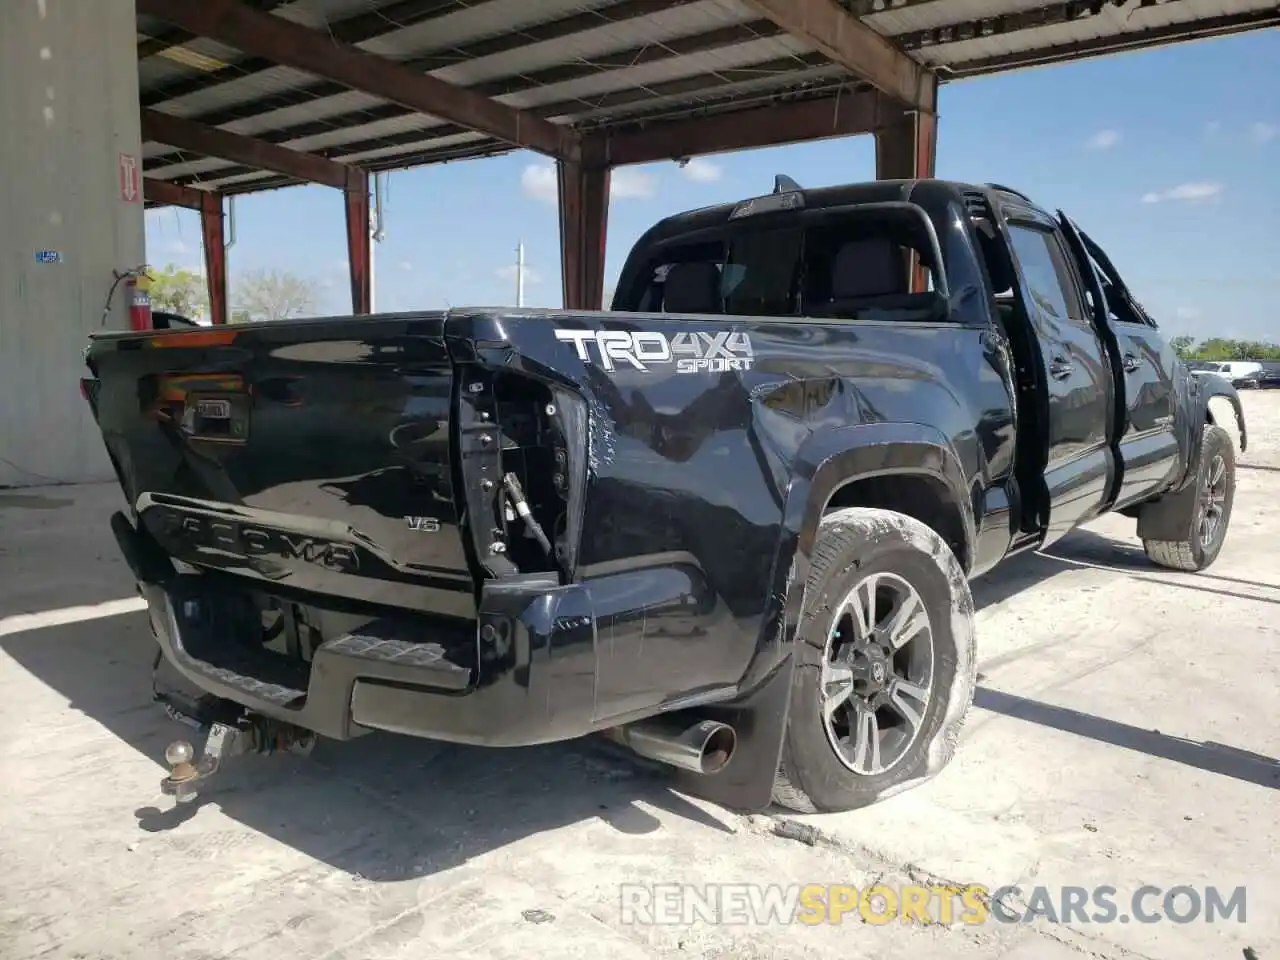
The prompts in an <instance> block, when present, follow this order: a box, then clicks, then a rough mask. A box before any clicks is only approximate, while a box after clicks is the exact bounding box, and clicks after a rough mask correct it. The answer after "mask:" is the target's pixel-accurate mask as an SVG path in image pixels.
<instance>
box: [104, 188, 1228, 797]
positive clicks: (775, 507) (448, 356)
mask: <svg viewBox="0 0 1280 960" xmlns="http://www.w3.org/2000/svg"><path fill="white" fill-rule="evenodd" d="M86 360H87V364H88V367H89V371H90V374H89V376H87V377H86V378H85V380H84V382H83V390H84V393H85V396H86V398H87V399H88V401H89V403H90V406H91V407H92V410H93V414H94V417H95V418H96V420H97V423H98V425H99V427H100V429H101V432H102V436H103V440H104V442H105V444H106V448H107V450H108V452H109V454H110V457H111V461H112V464H113V465H114V467H115V470H116V473H117V476H118V477H119V481H120V485H121V487H122V488H123V490H124V492H125V495H126V497H127V500H128V503H129V509H128V510H127V511H126V512H121V513H118V514H116V515H115V516H114V517H112V519H111V522H112V525H113V528H114V530H115V533H116V536H117V539H118V540H119V543H120V547H121V550H122V551H123V553H124V555H125V557H126V558H127V559H128V561H129V564H130V566H131V568H132V570H133V572H134V574H135V575H136V576H137V579H138V582H139V585H140V590H141V592H142V594H143V596H144V597H145V598H146V600H147V603H148V607H149V609H150V615H151V625H152V628H153V631H154V633H155V637H156V640H157V642H158V644H159V648H160V654H161V657H159V658H158V664H159V669H158V672H157V695H158V697H160V699H162V700H164V701H165V702H166V703H167V704H168V705H169V707H170V709H171V710H173V711H174V712H175V713H176V714H178V715H180V716H182V717H185V718H187V719H188V720H190V721H191V722H192V723H194V724H195V725H197V726H206V727H208V726H211V729H212V731H213V733H212V734H211V736H210V743H209V744H208V745H207V746H206V751H205V755H204V756H203V757H196V756H195V753H194V751H193V750H192V748H191V747H190V746H189V745H187V744H185V743H178V744H175V745H174V746H173V747H172V748H171V750H170V751H169V755H168V759H169V762H170V765H171V768H172V776H171V777H170V778H169V780H168V781H166V789H168V790H169V791H170V792H173V793H175V794H177V795H178V796H179V799H185V798H187V797H189V796H191V795H192V794H193V793H194V791H195V783H196V782H198V781H200V780H202V779H203V778H205V777H207V776H208V775H209V774H210V773H212V772H213V771H214V770H216V768H217V765H218V763H219V762H221V760H223V759H225V758H226V757H228V756H230V755H232V754H233V753H235V752H238V751H242V750H246V749H252V750H267V749H275V748H278V747H281V746H288V745H299V744H302V745H305V744H306V743H309V742H310V741H311V739H313V737H314V736H315V735H320V736H324V737H332V738H340V739H346V738H351V737H355V736H358V735H360V734H363V733H367V732H368V731H370V730H387V731H394V732H397V733H403V734H410V735H415V736H423V737H431V738H437V739H441V740H447V741H455V742H461V743H472V744H482V745H488V746H495V747H498V746H509V745H520V744H533V743H540V742H547V741H554V740H563V739H569V738H574V737H578V736H582V735H586V734H591V733H600V732H603V733H608V734H610V735H611V736H613V737H615V738H616V739H618V740H620V741H622V742H624V743H626V744H628V745H629V746H631V747H632V748H633V749H634V750H636V751H637V752H639V753H641V754H644V755H646V756H649V757H653V758H656V759H659V760H662V761H665V762H666V763H668V764H670V765H671V766H672V767H674V768H675V769H677V770H678V771H679V774H678V775H679V776H680V778H681V780H682V783H681V785H682V787H683V788H684V789H686V790H689V791H691V792H693V793H695V794H700V795H703V796H706V797H709V798H711V799H714V800H717V801H719V802H722V803H724V804H726V805H729V806H732V807H736V808H741V809H758V808H761V807H763V806H765V805H767V804H768V803H769V802H771V801H777V802H780V803H783V804H786V805H789V806H791V807H793V808H796V809H800V810H834V809H847V808H850V807H855V806H859V805H863V804H867V803H871V802H874V801H875V800H877V799H879V798H881V797H884V796H887V795H889V794H891V793H893V792H896V791H899V790H902V789H905V788H907V787H909V786H911V785H913V784H915V783H918V782H920V781H921V780H923V779H926V778H928V777H929V776H932V775H933V774H934V773H936V772H937V771H938V770H939V769H941V767H942V766H943V765H945V763H946V762H947V760H948V759H949V758H950V755H951V752H952V750H953V749H954V745H955V742H956V735H957V730H958V727H959V724H960V721H961V720H962V718H963V716H964V713H965V711H966V710H967V709H968V706H969V703H970V701H971V699H972V696H973V684H974V676H975V673H974V671H975V655H974V643H975V639H974V635H973V608H972V601H971V599H970V595H969V588H968V579H969V578H972V577H974V576H976V575H978V574H980V573H982V572H984V571H986V570H988V569H990V568H991V567H993V566H994V565H995V564H997V563H999V562H1001V561H1002V560H1003V559H1005V558H1007V557H1009V556H1011V555H1013V554H1016V553H1019V552H1021V551H1026V550H1032V549H1036V548H1039V547H1042V546H1045V545H1047V544H1049V543H1052V542H1053V541H1054V540H1056V539H1057V538H1059V537H1061V536H1062V535H1063V534H1065V533H1066V532H1067V531H1068V530H1070V529H1071V528H1072V527H1074V526H1075V525H1077V524H1079V523H1082V522H1084V521H1087V520H1089V519H1091V518H1093V517H1096V516H1098V515H1099V514H1101V513H1104V512H1107V511H1120V512H1123V513H1125V514H1127V515H1129V516H1133V517H1135V518H1136V519H1137V523H1138V532H1139V535H1140V536H1141V537H1142V539H1143V541H1144V543H1145V545H1146V549H1147V552H1148V554H1149V555H1150V556H1151V558H1152V559H1153V560H1154V561H1155V562H1157V563H1160V564H1164V565H1167V566H1172V567H1176V568H1178V569H1184V570H1199V569H1202V568H1204V567H1206V566H1208V565H1209V564H1210V563H1212V562H1213V560H1214V559H1215V558H1216V556H1217V554H1218V552H1219V550H1220V549H1221V548H1222V544H1223V540H1224V538H1225V535H1226V530H1227V525H1228V522H1229V520H1230V515H1231V507H1232V500H1233V494H1234V484H1235V479H1234V451H1233V447H1232V441H1231V439H1230V437H1229V435H1228V434H1227V433H1226V432H1225V431H1224V430H1222V429H1221V428H1220V427H1218V426H1216V425H1215V424H1214V422H1213V417H1212V414H1211V413H1210V412H1209V409H1208V400H1209V397H1211V396H1224V397H1227V398H1228V399H1229V400H1230V401H1231V402H1232V403H1233V404H1234V405H1235V408H1236V414H1237V419H1238V422H1239V429H1240V443H1241V445H1242V446H1243V445H1244V443H1245V442H1246V440H1245V431H1244V422H1243V415H1242V414H1241V413H1240V408H1239V400H1238V398H1237V397H1236V396H1235V392H1234V390H1233V389H1232V388H1231V386H1230V385H1229V384H1227V383H1225V382H1224V381H1222V380H1221V379H1220V378H1215V377H1210V376H1204V377H1199V378H1197V377H1192V376H1190V375H1188V372H1187V370H1186V369H1185V367H1184V366H1183V365H1182V364H1181V363H1180V362H1179V361H1178V360H1177V359H1176V358H1175V357H1174V354H1173V352H1172V350H1171V349H1170V347H1169V345H1168V344H1167V343H1166V342H1165V341H1164V340H1163V338H1162V337H1161V335H1160V332H1159V330H1158V328H1157V326H1156V324H1155V322H1154V321H1153V320H1152V319H1151V318H1150V317H1149V316H1148V314H1147V313H1146V312H1145V311H1144V310H1143V309H1142V307H1141V306H1140V305H1139V304H1138V302H1137V301H1136V299H1134V297H1133V295H1132V294H1131V293H1130V291H1129V290H1128V288H1127V287H1126V286H1125V284H1124V281H1123V280H1122V279H1121V277H1120V275H1119V274H1118V272H1117V271H1116V269H1115V267H1114V265H1113V264H1112V263H1111V261H1110V260H1109V259H1108V258H1107V256H1106V254H1105V253H1104V252H1103V251H1102V250H1101V248H1100V247H1098V246H1097V244H1095V243H1094V242H1093V241H1092V240H1091V239H1089V237H1088V236H1086V235H1085V234H1084V233H1082V232H1081V231H1080V230H1079V229H1078V228H1076V227H1075V225H1074V224H1073V223H1072V222H1071V221H1070V220H1069V219H1067V218H1066V217H1065V216H1063V215H1061V214H1057V215H1051V214H1049V213H1047V212H1045V211H1044V210H1042V209H1040V208H1038V207H1037V206H1036V205H1035V204H1034V203H1032V202H1031V201H1030V200H1029V199H1027V198H1026V197H1024V196H1022V195H1021V194H1018V193H1017V192H1015V191H1012V190H1009V189H1007V188H1004V187H998V186H992V185H985V186H978V185H969V184H961V183H951V182H945V181H932V180H926V181H882V182H877V183H866V184H855V185H850V186H843V187H832V188H825V189H819V190H802V189H798V188H796V187H795V186H794V184H792V183H791V182H790V181H787V180H785V178H779V182H778V186H777V188H776V189H775V191H774V193H772V194H770V195H767V196H762V197H757V198H753V199H750V200H746V201H744V202H742V203H739V204H731V205H725V206H721V207H713V208H708V209H704V210H699V211H695V212H692V213H687V214H683V215H680V216H676V217H672V218H669V219H667V220H664V221H662V222H661V223H659V224H658V225H656V226H655V227H653V228H652V229H651V230H650V231H648V233H646V234H645V235H644V236H643V237H642V238H641V239H640V241H639V242H638V243H637V244H636V246H635V248H634V249H633V250H632V251H631V253H630V255H629V257H628V259H627V261H626V265H625V267H624V269H623V271H622V275H621V278H620V280H619V283H618V285H617V294H616V297H615V299H614V302H613V305H612V310H611V311H608V312H594V313H592V312H585V313H577V312H565V311H554V310H509V309H489V310H485V309H464V310H448V311H426V312H415V313H406V314H396V315H375V316H369V317H340V318H329V319H319V320H305V321H288V322H272V323H257V324H246V325H241V326H231V327H214V328H201V329H195V330H171V331H156V332H150V333H133V334H118V333H112V334H103V335H99V336H95V337H93V338H92V341H91V343H90V345H89V347H88V349H87V351H86Z"/></svg>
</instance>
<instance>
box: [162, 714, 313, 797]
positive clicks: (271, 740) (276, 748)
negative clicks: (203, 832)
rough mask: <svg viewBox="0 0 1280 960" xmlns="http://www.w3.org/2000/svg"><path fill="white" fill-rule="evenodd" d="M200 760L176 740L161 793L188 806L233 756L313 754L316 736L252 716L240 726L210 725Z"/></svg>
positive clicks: (171, 746) (170, 749)
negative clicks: (202, 787) (283, 752)
mask: <svg viewBox="0 0 1280 960" xmlns="http://www.w3.org/2000/svg"><path fill="white" fill-rule="evenodd" d="M208 731H209V732H208V735H207V736H206V738H205V742H204V750H203V751H202V752H201V754H200V759H198V760H197V759H196V758H195V750H194V748H193V747H192V746H191V744H190V743H188V742H187V741H186V740H175V741H173V743H171V744H169V746H168V747H166V748H165V751H164V759H165V763H167V764H168V765H169V776H167V777H165V778H164V779H163V780H161V781H160V792H161V793H163V794H165V795H166V796H170V797H173V798H174V800H175V801H177V802H178V803H189V802H191V801H192V800H194V799H196V797H197V796H199V795H200V785H201V784H202V783H203V782H205V781H206V780H208V779H209V778H210V777H212V776H213V775H214V774H215V773H217V772H218V771H219V770H221V769H222V768H223V767H224V766H225V765H226V763H227V761H228V760H230V759H232V758H233V757H238V756H242V755H244V754H250V753H260V754H270V753H277V752H281V751H286V750H287V751H289V752H291V753H310V752H311V748H312V747H313V746H315V739H316V738H315V734H314V733H312V732H311V731H309V730H303V729H301V728H299V727H293V726H290V725H288V724H283V723H277V722H275V721H271V720H267V719H265V718H261V717H250V718H247V719H245V720H244V721H243V722H242V723H241V724H239V725H236V726H232V725H230V724H226V723H213V724H210V725H209V728H208Z"/></svg>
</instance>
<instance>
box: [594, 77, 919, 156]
mask: <svg viewBox="0 0 1280 960" xmlns="http://www.w3.org/2000/svg"><path fill="white" fill-rule="evenodd" d="M901 115H902V113H901V110H900V109H895V108H893V107H892V106H891V105H889V104H887V103H886V102H885V98H884V97H883V96H881V95H880V94H878V93H876V92H875V91H874V90H863V91H858V92H853V93H850V92H842V93H839V94H836V95H834V96H826V97H820V98H817V99H813V100H797V101H792V102H790V103H779V104H770V105H769V106H765V107H752V108H749V109H746V110H738V111H735V112H733V113H722V114H716V115H712V116H707V117H689V118H687V119H681V120H659V121H657V122H654V123H650V124H646V125H644V126H638V127H635V128H630V129H626V130H623V131H617V132H614V131H604V132H601V133H594V134H588V135H587V136H586V137H584V139H583V144H582V156H583V162H584V163H589V164H593V165H601V166H602V165H608V166H623V165H625V164H631V163H652V162H654V161H656V160H679V159H683V158H685V157H695V156H699V155H702V154H708V153H727V152H729V151H732V150H751V149H755V148H757V147H770V146H777V145H780V144H784V143H795V142H798V141H802V140H822V139H825V138H827V137H843V136H850V135H853V134H859V133H873V132H874V131H875V130H876V129H877V127H879V126H881V125H882V124H883V123H884V122H886V121H888V120H891V119H897V118H899V117H901Z"/></svg>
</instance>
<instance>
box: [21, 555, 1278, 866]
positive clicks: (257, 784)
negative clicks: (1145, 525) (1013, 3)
mask: <svg viewBox="0 0 1280 960" xmlns="http://www.w3.org/2000/svg"><path fill="white" fill-rule="evenodd" d="M1082 563H1084V564H1088V565H1092V566H1104V567H1107V568H1109V569H1114V570H1115V572H1116V573H1117V574H1118V575H1127V576H1154V575H1155V574H1156V570H1155V568H1154V567H1152V566H1151V564H1150V563H1149V562H1148V561H1147V560H1146V558H1145V557H1144V556H1143V555H1142V553H1141V551H1140V550H1135V549H1132V548H1129V547H1127V546H1126V545H1124V544H1123V543H1120V542H1116V541H1113V540H1111V539H1109V538H1106V537H1101V536H1099V535H1097V534H1094V533H1091V532H1089V531H1077V532H1076V533H1074V534H1072V535H1071V536H1069V537H1068V538H1066V539H1064V540H1063V541H1061V542H1060V543H1059V544H1058V545H1055V547H1054V548H1053V550H1052V551H1051V552H1047V553H1042V554H1037V555H1034V556H1029V557H1025V558H1017V559H1014V560H1011V561H1010V562H1008V563H1007V564H1005V565H1002V567H1001V568H999V569H998V570H997V571H995V572H994V573H993V574H991V575H988V576H986V577H983V578H981V579H980V580H979V581H977V582H976V583H975V584H974V595H975V600H976V602H977V604H978V606H979V608H980V609H981V608H982V607H985V606H989V605H991V604H995V603H999V602H1000V601H1002V600H1004V599H1007V598H1008V597H1010V596H1012V595H1013V594H1014V593H1017V592H1019V591H1022V590H1026V589H1032V588H1034V587H1035V585H1036V584H1037V583H1040V582H1042V581H1044V580H1046V579H1048V578H1050V577H1053V576H1055V575H1057V574H1058V573H1061V572H1063V571H1065V570H1068V569H1072V568H1078V566H1079V565H1080V564H1082ZM1197 580H1198V581H1199V583H1197V584H1195V585H1189V584H1179V586H1186V587H1188V588H1190V589H1200V590H1211V591H1215V592H1221V593H1223V594H1224V595H1228V596H1230V595H1232V591H1231V589H1230V588H1231V587H1232V586H1235V585H1236V584H1235V583H1233V582H1232V578H1228V577H1219V578H1212V577H1206V576H1205V575H1201V576H1200V577H1197ZM1163 582H1167V581H1163ZM1220 582H1221V583H1220ZM1205 584H1212V585H1211V586H1210V585H1205ZM1252 586H1255V587H1268V586H1270V585H1266V584H1252ZM1272 589H1273V590H1275V596H1274V597H1273V598H1272V602H1275V601H1276V600H1280V588H1274V587H1273V588H1272ZM68 599H71V598H68ZM1253 599H1257V598H1256V597H1253ZM72 602H74V601H72ZM0 646H3V648H4V650H5V652H6V653H7V654H8V655H9V657H11V658H12V659H13V660H14V661H15V662H16V663H18V664H19V665H20V666H22V667H23V668H24V669H25V670H27V671H28V672H29V673H30V674H32V675H33V676H35V677H36V678H38V679H39V680H41V681H42V682H43V683H44V684H46V685H48V686H49V687H50V688H52V689H53V690H56V691H57V692H58V693H59V694H60V695H61V696H62V697H64V698H65V699H66V701H67V703H68V707H69V709H71V710H75V711H80V712H81V713H83V714H85V715H86V716H88V717H90V718H92V719H93V720H95V721H96V722H97V723H99V724H101V725H102V726H103V727H104V728H105V729H106V730H107V731H109V732H110V734H112V735H113V736H115V737H117V738H119V739H120V740H121V741H123V742H125V743H127V744H129V745H130V746H132V747H133V748H134V749H135V750H137V751H139V752H140V753H141V754H143V755H145V756H146V757H148V758H151V759H152V760H158V759H159V758H160V757H161V756H162V754H163V751H164V747H165V745H166V744H167V743H168V742H169V741H170V740H172V739H174V738H176V737H185V736H190V735H191V734H192V733H193V731H189V730H188V729H187V728H186V727H184V726H182V725H180V724H177V723H175V722H173V721H171V720H169V719H168V718H167V717H166V716H165V715H164V714H163V712H162V711H161V709H160V708H159V707H158V706H157V705H156V704H154V703H153V702H152V700H151V690H150V667H151V662H152V659H153V657H154V651H155V647H154V641H153V640H152V638H151V636H150V633H149V631H148V629H147V626H146V620H145V616H144V615H143V614H141V613H137V614H128V615H123V616H116V617H109V618H102V619H96V620H88V621H82V622H80V623H75V624H69V625H62V626H55V627H47V628H44V629H40V630H34V631H29V632H24V633H17V634H13V635H10V636H7V637H4V638H0ZM1031 652H1032V651H1028V653H1031ZM980 679H981V678H980ZM976 703H977V705H978V707H980V708H983V709H986V710H990V711H993V712H995V713H998V714H1003V715H1007V716H1010V717H1016V718H1018V719H1020V720H1023V721H1027V722H1031V723H1037V724H1042V725H1044V726H1048V727H1052V728H1055V729H1058V730H1063V731H1068V732H1070V733H1073V734H1076V735H1079V736H1082V737H1088V738H1091V739H1093V740H1097V741H1100V742H1103V743H1108V744H1112V745H1114V746H1116V747H1119V748H1124V749H1128V750H1137V751H1140V752H1142V753H1146V754H1149V755H1151V756H1156V757H1163V758H1165V759H1167V760H1171V761H1174V762H1177V763H1182V764H1186V765H1188V766H1191V767H1196V768H1199V769H1202V770H1208V771H1212V772H1214V773H1218V774H1222V775H1224V776H1229V777H1235V778H1237V779H1240V780H1245V781H1248V782H1252V783H1256V784H1259V785H1263V786H1267V787H1280V767H1278V766H1277V764H1276V762H1275V761H1274V760H1273V759H1271V758H1268V757H1262V756H1258V755H1255V754H1249V753H1245V752H1243V751H1239V750H1235V749H1234V748H1232V747H1230V746H1229V745H1220V744H1211V743H1196V742H1192V741H1187V740H1183V739H1180V738H1176V737H1170V736H1167V735H1164V734H1161V733H1159V732H1156V731H1150V730H1143V729H1140V728H1136V727H1132V726H1129V725H1126V724H1121V723H1116V722H1113V721H1110V720H1107V719H1104V718H1102V717H1097V716H1093V715H1091V714H1086V713H1081V712H1079V711H1075V710H1070V709H1065V708H1062V707H1056V706H1052V705H1049V704H1045V703H1040V702H1038V701H1034V700H1029V699H1025V698H1022V697H1017V696H1013V695H1010V694H1007V693H1002V692H999V691H995V690H991V689H987V688H983V687H981V686H980V688H979V691H978V695H977V699H976ZM154 772H155V781H154V785H151V786H148V787H147V789H145V790H142V791H140V793H139V796H137V798H136V802H133V801H134V798H115V797H113V798H112V802H113V803H121V804H122V806H121V811H122V813H121V815H124V816H129V815H131V816H133V817H134V818H136V822H137V828H138V830H139V831H145V832H151V833H161V832H166V831H170V830H180V829H181V828H182V826H183V824H184V823H186V822H188V821H190V820H192V819H193V818H199V817H200V816H201V814H202V812H203V811H205V809H206V807H207V806H210V805H213V806H216V807H217V808H218V809H219V810H221V812H222V813H223V814H225V815H226V816H228V817H230V818H232V819H233V820H235V821H238V822H240V823H242V824H243V825H245V826H246V827H248V828H249V829H251V830H253V831H256V832H259V833H261V834H263V835H265V836H267V837H270V838H272V839H274V840H277V841H279V842H281V843H284V844H287V845H289V846H291V847H293V848H294V849H296V850H298V851H299V852H301V853H303V854H305V855H307V856H309V857H312V858H314V859H316V860H319V861H321V862H324V863H327V864H329V865H330V866H332V867H334V868H337V869H339V870H342V871H345V872H347V873H350V874H354V875H359V876H361V877H363V878H365V879H366V880H372V881H397V880H405V879H414V878H417V877H422V876H426V875H429V874H432V873H436V872H438V871H441V870H445V869H448V868H450V867H453V866H456V865H459V864H461V863H464V862H466V861H468V860H470V859H472V858H474V857H478V856H480V855H482V854H485V853H487V852H490V851H493V850H495V849H498V848H500V847H503V846H505V845H508V844H511V843H513V842H515V841H518V840H520V839H522V838H524V837H528V836H532V835H534V834H538V833H542V832H545V831H547V830H552V829H555V828H559V827H564V826H568V825H571V824H574V823H579V822H582V821H585V820H588V819H592V818H595V819H598V820H601V821H604V822H605V823H607V824H609V825H611V826H612V827H613V829H615V830H618V831H619V832H622V833H628V834H645V833H650V832H654V831H657V830H658V829H659V828H660V827H661V822H660V820H659V819H658V817H657V816H655V815H654V814H653V813H650V812H649V811H650V810H655V811H661V812H664V813H665V814H669V815H672V816H675V817H679V818H683V819H685V820H687V821H692V822H696V823H700V824H703V825H705V826H706V827H708V828H710V829H713V830H719V831H724V832H726V834H727V833H729V832H730V828H729V827H727V826H726V825H725V823H724V821H723V820H722V819H719V818H717V816H715V815H713V814H711V813H708V812H707V811H706V810H704V809H703V808H702V807H701V806H699V805H697V804H694V803H691V802H690V801H688V800H686V799H685V798H683V797H682V796H680V795H679V794H676V793H674V792H673V791H672V790H671V789H669V787H668V780H667V777H666V776H665V774H664V772H663V770H662V769H661V768H658V767H656V766H655V765H650V764H647V763H645V762H642V761H640V760H639V759H638V758H635V757H633V756H632V755H630V754H628V753H626V752H625V751H622V750H621V749H620V748H615V747H613V746H612V745H611V744H607V743H605V742H602V741H601V740H599V738H592V739H589V740H583V741H578V742H575V743H570V744H558V745H552V746H546V747H536V748H525V749H504V750H485V749H480V748H468V747H458V746H451V745H445V744H437V743H432V742H427V741H423V740H417V739H413V738H408V737H399V736H392V735H384V734H372V735H369V736H367V737H363V738H360V739H358V740H355V741H350V742H346V743H337V742H332V741H326V742H322V743H321V744H320V745H319V746H317V748H316V749H315V751H314V752H313V753H312V755H311V756H310V757H307V758H300V757H294V756H282V757H272V758H259V757H254V758H247V759H243V760H241V761H239V762H238V763H236V764H235V765H233V766H230V767H228V768H227V769H226V770H225V771H224V772H223V773H221V774H220V775H219V777H218V779H217V780H216V781H214V782H213V783H211V784H210V785H209V789H208V790H207V791H206V792H205V793H204V794H203V795H202V796H201V798H200V799H199V800H198V801H196V802H194V803H191V804H188V805H183V806H181V807H174V806H173V805H172V804H171V802H169V801H167V800H163V799H162V798H161V797H160V795H159V779H160V777H161V776H162V773H163V771H162V768H161V767H160V766H159V765H157V766H155V767H154ZM778 812H782V811H778Z"/></svg>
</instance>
